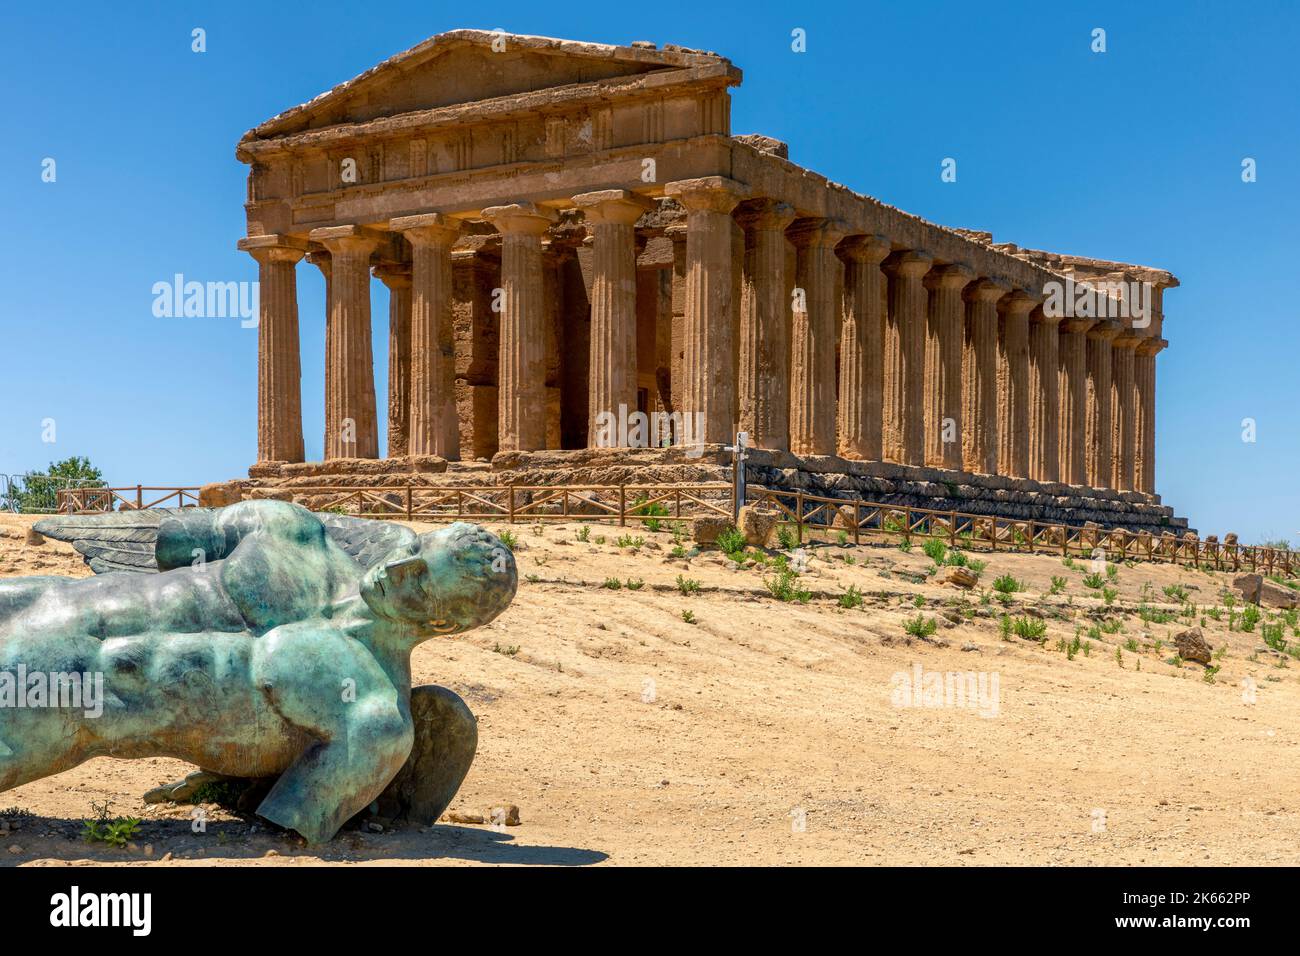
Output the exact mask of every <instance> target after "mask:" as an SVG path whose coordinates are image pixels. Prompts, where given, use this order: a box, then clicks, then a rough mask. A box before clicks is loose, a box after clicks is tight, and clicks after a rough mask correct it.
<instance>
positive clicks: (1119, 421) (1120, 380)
mask: <svg viewBox="0 0 1300 956" xmlns="http://www.w3.org/2000/svg"><path fill="white" fill-rule="evenodd" d="M1141 341H1142V336H1140V335H1135V334H1134V333H1133V331H1132V330H1131V329H1124V330H1123V331H1122V332H1120V334H1119V335H1117V336H1116V337H1115V341H1114V342H1113V343H1112V344H1111V362H1112V365H1111V382H1110V460H1111V470H1110V474H1111V479H1110V482H1111V484H1110V486H1111V487H1112V488H1114V489H1115V490H1117V491H1132V490H1133V489H1134V488H1136V487H1137V476H1136V474H1135V473H1134V465H1135V462H1136V460H1137V457H1136V454H1135V449H1134V439H1135V438H1136V437H1137V422H1136V421H1135V417H1136V415H1137V410H1138V403H1137V394H1136V391H1135V390H1136V384H1135V382H1134V364H1135V355H1136V352H1137V347H1138V344H1139V343H1140V342H1141Z"/></svg>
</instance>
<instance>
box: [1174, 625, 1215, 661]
mask: <svg viewBox="0 0 1300 956" xmlns="http://www.w3.org/2000/svg"><path fill="white" fill-rule="evenodd" d="M1174 644H1175V645H1176V646H1177V647H1178V656H1179V657H1181V658H1182V659H1183V660H1185V661H1195V662H1196V663H1198V664H1206V665H1208V664H1209V663H1210V655H1211V654H1213V653H1214V648H1212V647H1211V646H1210V645H1209V644H1207V643H1206V641H1205V638H1204V637H1203V636H1202V635H1201V631H1200V628H1193V629H1192V630H1189V631H1181V632H1179V633H1178V634H1175V635H1174Z"/></svg>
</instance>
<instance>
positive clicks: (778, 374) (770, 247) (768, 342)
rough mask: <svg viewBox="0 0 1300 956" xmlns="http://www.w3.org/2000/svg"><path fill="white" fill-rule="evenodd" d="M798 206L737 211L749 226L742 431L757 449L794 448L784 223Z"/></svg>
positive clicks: (759, 204)
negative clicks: (746, 433) (791, 433)
mask: <svg viewBox="0 0 1300 956" xmlns="http://www.w3.org/2000/svg"><path fill="white" fill-rule="evenodd" d="M793 220H794V209H793V208H791V207H790V206H787V205H786V204H785V203H783V202H778V201H777V200H775V199H759V200H755V201H753V202H751V203H747V204H746V205H745V206H744V207H743V208H742V211H740V212H737V213H736V221H737V222H738V223H739V225H740V227H741V228H742V229H744V231H745V257H744V264H743V267H742V270H741V278H742V283H743V287H744V290H745V291H744V294H743V296H742V307H741V314H740V376H739V381H738V383H737V384H738V390H739V396H738V402H737V405H738V408H739V418H740V430H741V431H744V432H748V433H749V441H750V444H751V445H753V446H754V447H756V448H772V449H777V450H780V451H788V450H789V449H790V318H789V313H788V310H789V308H790V305H789V302H790V300H789V298H788V296H787V295H786V275H785V227H786V226H788V225H790V223H791V222H792V221H793Z"/></svg>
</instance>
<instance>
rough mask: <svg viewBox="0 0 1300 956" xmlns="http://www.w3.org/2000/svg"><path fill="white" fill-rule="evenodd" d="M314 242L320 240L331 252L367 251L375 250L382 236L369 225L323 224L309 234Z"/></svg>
mask: <svg viewBox="0 0 1300 956" xmlns="http://www.w3.org/2000/svg"><path fill="white" fill-rule="evenodd" d="M307 237H308V238H309V239H311V241H312V242H319V243H320V244H321V245H322V246H324V247H325V248H326V249H328V250H329V251H330V253H331V254H340V253H348V252H352V253H358V254H361V253H365V254H369V253H371V252H374V251H375V248H376V247H377V246H378V245H379V240H380V238H381V236H380V234H379V232H378V231H376V230H374V229H371V228H369V227H367V226H323V227H321V228H319V229H313V230H312V231H311V232H309V233H308V234H307Z"/></svg>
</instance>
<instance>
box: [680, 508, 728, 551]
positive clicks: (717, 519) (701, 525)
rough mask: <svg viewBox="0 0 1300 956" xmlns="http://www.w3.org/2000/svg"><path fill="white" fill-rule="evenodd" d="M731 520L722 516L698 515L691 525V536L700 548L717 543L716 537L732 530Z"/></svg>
mask: <svg viewBox="0 0 1300 956" xmlns="http://www.w3.org/2000/svg"><path fill="white" fill-rule="evenodd" d="M733 527H735V525H733V524H732V522H731V519H730V518H727V517H724V516H722V515H698V516H697V517H696V518H695V519H694V521H693V522H692V525H691V536H692V538H693V539H694V540H695V543H696V544H698V545H700V546H701V547H708V546H710V545H715V544H717V543H718V535H720V534H722V532H724V531H726V530H727V529H728V528H733Z"/></svg>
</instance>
